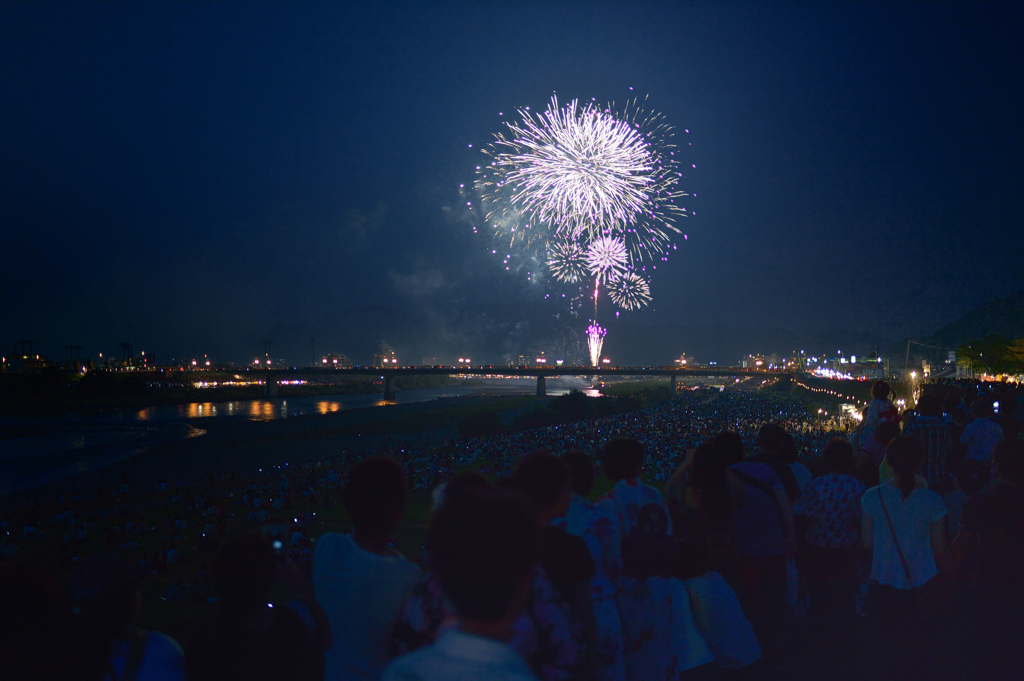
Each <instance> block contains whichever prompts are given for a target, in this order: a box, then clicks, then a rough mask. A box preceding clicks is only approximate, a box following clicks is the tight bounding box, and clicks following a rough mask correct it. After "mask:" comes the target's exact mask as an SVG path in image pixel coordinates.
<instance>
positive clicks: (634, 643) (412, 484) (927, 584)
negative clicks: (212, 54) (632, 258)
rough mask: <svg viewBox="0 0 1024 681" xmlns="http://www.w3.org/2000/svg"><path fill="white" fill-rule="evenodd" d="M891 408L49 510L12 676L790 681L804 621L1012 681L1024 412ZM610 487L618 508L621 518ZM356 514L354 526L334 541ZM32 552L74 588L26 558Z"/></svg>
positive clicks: (540, 436)
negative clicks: (410, 515)
mask: <svg viewBox="0 0 1024 681" xmlns="http://www.w3.org/2000/svg"><path fill="white" fill-rule="evenodd" d="M873 396H874V398H875V399H874V400H873V401H872V403H871V404H870V406H869V407H868V408H866V410H865V413H864V414H863V420H862V421H861V425H860V427H858V428H857V429H856V430H855V431H853V432H844V429H843V427H842V426H841V425H840V424H839V423H838V422H837V421H835V420H826V419H823V418H822V417H821V416H820V415H819V414H815V413H813V410H809V409H808V408H807V406H806V404H804V403H803V402H801V401H800V400H798V399H796V398H795V397H793V396H792V395H790V394H788V393H776V392H772V391H768V390H765V391H727V392H721V393H719V392H718V391H709V390H702V391H696V392H693V393H690V394H687V395H686V396H684V397H681V398H676V399H674V400H672V401H671V402H670V403H668V404H666V405H663V406H659V407H654V408H650V409H645V410H641V411H636V412H629V413H624V414H618V415H614V416H609V417H604V418H597V419H587V420H584V421H577V422H570V423H564V424H560V425H556V426H549V427H545V428H537V429H532V430H527V431H520V432H511V433H505V434H500V435H495V436H491V437H488V438H479V439H470V440H460V439H458V438H454V437H449V438H445V439H442V440H440V441H437V442H434V443H431V444H423V443H419V444H416V445H410V444H407V443H402V442H394V441H388V442H386V443H385V444H383V445H381V447H380V449H379V450H378V451H375V452H364V453H356V452H351V453H350V452H340V453H339V454H338V457H337V459H335V460H326V461H322V462H307V463H305V464H302V465H290V464H282V465H280V466H276V467H271V468H267V469H259V470H256V471H252V472H250V473H246V474H226V475H217V476H214V475H211V476H209V477H208V478H206V479H205V480H178V481H175V482H173V483H172V482H166V481H165V482H161V483H159V484H158V485H157V486H156V488H155V489H148V490H137V489H135V488H134V486H133V485H132V484H131V481H130V480H128V479H127V478H122V480H121V481H120V482H119V484H118V485H116V486H114V487H112V488H108V489H97V490H96V492H95V494H89V495H85V494H81V493H69V494H64V495H63V496H62V497H60V498H59V499H57V500H54V501H53V502H50V503H47V502H43V501H39V500H30V502H29V503H28V504H27V505H26V507H25V508H24V509H22V510H21V511H20V512H19V514H18V515H14V514H11V515H9V516H4V517H0V537H2V538H3V545H2V546H0V549H2V555H3V556H4V558H3V559H2V560H3V565H2V575H0V577H2V578H0V599H2V602H3V603H5V609H6V610H7V612H6V613H5V616H4V617H3V618H0V621H2V622H3V631H0V641H2V643H0V645H2V646H3V647H4V656H5V659H6V660H8V663H7V665H6V667H5V670H6V671H13V672H15V673H17V671H18V670H21V669H25V670H26V675H25V678H40V679H46V678H67V679H74V678H82V679H111V681H114V680H117V681H130V680H139V681H142V680H146V679H168V680H170V679H184V678H189V679H286V678H287V679H353V678H384V679H394V680H397V679H480V678H496V679H534V678H536V679H544V680H545V681H546V680H549V679H550V680H556V679H558V680H561V679H602V680H603V679H609V680H611V679H615V680H618V679H623V680H625V679H630V680H633V679H637V680H639V679H652V678H673V679H688V678H699V679H705V678H790V677H788V676H786V675H787V674H789V673H790V671H791V670H792V669H793V668H794V665H797V666H798V665H799V662H800V658H801V655H806V654H807V650H806V649H798V648H797V646H796V641H798V640H800V641H804V642H805V643H806V637H804V638H801V637H799V636H797V631H798V629H799V628H800V627H801V626H803V625H801V624H800V623H801V622H809V623H810V625H811V626H810V630H812V631H814V632H815V636H817V637H818V638H817V639H815V640H817V641H819V643H821V642H824V645H828V642H829V641H832V642H835V641H843V640H852V639H853V638H854V637H855V632H856V631H858V630H859V629H861V630H862V629H864V627H863V626H861V625H860V623H862V622H867V623H868V626H867V629H868V630H869V631H871V632H872V633H873V634H875V635H876V636H875V638H873V639H871V641H872V643H871V645H873V646H875V647H874V648H872V649H871V650H870V651H863V652H864V653H865V654H874V653H877V654H878V659H879V660H884V661H885V665H884V667H883V668H882V669H881V671H880V674H881V675H883V676H884V675H889V676H891V677H892V678H939V676H940V675H939V674H938V672H937V670H936V669H934V665H935V663H936V660H937V659H939V656H938V650H937V649H938V648H939V647H941V645H942V644H943V642H944V641H946V640H948V638H949V637H950V636H954V637H956V638H957V639H958V641H959V642H960V643H961V644H962V649H963V650H964V651H967V652H965V653H964V654H965V656H966V657H965V659H969V661H970V662H969V664H970V665H971V667H972V669H975V670H976V671H977V672H978V678H1014V676H1015V673H1014V670H1017V672H1018V673H1019V671H1020V669H1022V667H1020V666H1019V665H1020V664H1021V659H1020V654H1019V648H1018V642H1019V640H1020V636H1021V634H1024V631H1022V628H1024V492H1022V482H1024V442H1022V440H1021V439H1020V437H1019V436H1020V431H1021V429H1020V422H1019V421H1017V420H1016V412H1015V408H1016V401H1015V399H1014V397H1013V396H1012V395H1010V394H1009V393H1000V394H987V393H979V392H978V391H977V390H976V389H966V390H965V389H962V388H956V389H953V390H950V391H948V392H947V393H946V394H942V395H939V394H925V395H923V396H921V398H920V399H919V400H918V404H917V407H916V409H915V410H911V411H907V412H905V413H900V412H899V411H898V410H897V409H896V407H895V406H894V404H893V403H892V401H891V400H890V399H889V398H890V390H889V386H888V385H886V384H884V383H881V382H880V383H879V384H876V386H875V388H874V390H873ZM996 403H998V406H997V404H996ZM1011 404H1012V405H1013V406H1009V405H1011ZM997 410H998V412H997ZM599 473H603V477H604V480H605V483H604V484H610V485H611V487H610V489H608V490H607V491H606V492H605V493H604V494H601V495H595V494H594V487H595V481H596V480H597V479H598V478H599V475H598V474H599ZM645 480H646V482H645ZM651 483H657V486H652V484H651ZM418 489H423V490H426V491H430V492H432V495H433V501H434V504H433V512H432V514H431V515H432V517H431V518H430V522H429V533H428V539H427V541H426V545H425V547H424V550H423V558H422V560H421V561H419V562H418V563H416V562H413V561H410V560H409V559H407V558H406V557H404V556H402V555H401V554H399V553H398V552H397V550H396V549H395V545H394V538H395V536H396V534H401V533H402V532H403V529H404V527H405V525H406V523H407V521H406V518H405V514H406V510H407V501H408V498H409V493H410V491H413V490H418ZM339 503H340V504H341V506H343V507H344V509H345V512H346V515H347V518H348V519H349V520H350V521H351V528H352V529H351V532H350V533H339V532H333V531H328V532H324V531H323V530H324V529H325V528H324V527H323V526H322V518H323V515H324V510H325V509H330V508H332V507H335V506H337V505H338V504H339ZM318 513H319V514H320V515H319V516H318ZM35 548H38V549H39V550H40V551H43V552H45V551H49V553H48V554H47V558H48V559H50V560H51V562H52V565H53V567H54V573H55V574H56V572H57V571H62V574H66V579H64V580H63V583H62V584H59V585H58V584H56V583H55V582H54V581H52V580H48V579H47V578H45V577H44V576H41V573H40V572H39V571H38V570H30V569H28V568H27V567H26V565H25V564H23V563H21V562H20V558H21V557H22V556H23V555H24V554H28V553H31V552H32V551H33V549H35ZM154 575H156V576H166V575H174V580H173V582H171V583H170V586H169V588H168V590H167V591H166V592H165V594H164V595H162V596H160V600H161V601H162V602H164V603H167V604H193V605H202V606H203V608H202V609H201V615H197V616H196V617H195V618H194V621H192V622H190V625H189V627H188V629H187V636H185V635H183V636H182V637H181V643H182V644H184V645H183V646H181V645H179V643H178V642H176V641H175V640H174V639H172V638H170V637H168V636H166V635H164V634H161V633H158V632H152V631H143V630H141V629H139V628H138V626H137V623H138V621H139V617H140V613H141V612H142V609H143V608H144V607H146V605H145V603H144V601H143V599H142V598H141V596H140V593H141V592H140V583H141V582H142V580H145V579H146V578H149V577H152V576H154ZM950 621H954V623H955V625H956V626H954V627H953V628H952V629H942V628H940V627H938V626H937V624H936V623H938V622H944V623H948V622H950ZM11 678H19V677H18V676H17V675H15V676H12V677H11Z"/></svg>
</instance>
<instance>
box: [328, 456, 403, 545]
mask: <svg viewBox="0 0 1024 681" xmlns="http://www.w3.org/2000/svg"><path fill="white" fill-rule="evenodd" d="M408 495H409V489H408V487H407V486H406V483H405V469H404V468H402V464H400V463H398V462H397V461H395V460H394V459H391V458H388V457H385V456H376V457H373V458H371V459H365V460H363V461H360V462H359V463H357V464H356V465H355V466H353V467H352V470H351V471H350V472H349V474H348V483H347V484H346V485H345V492H344V498H343V502H344V504H345V510H346V511H347V512H348V516H349V518H351V519H352V527H354V528H355V531H356V532H358V533H359V534H362V535H366V536H368V537H379V536H381V535H384V534H387V532H388V531H390V530H391V529H392V523H394V521H395V516H396V515H397V514H399V513H401V512H403V511H405V501H406V498H407V497H408Z"/></svg>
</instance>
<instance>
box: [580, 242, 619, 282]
mask: <svg viewBox="0 0 1024 681" xmlns="http://www.w3.org/2000/svg"><path fill="white" fill-rule="evenodd" d="M628 264H629V253H628V252H627V251H626V244H624V243H622V241H621V240H619V239H615V238H612V237H609V236H603V237H601V238H599V239H596V240H594V241H592V242H591V243H590V246H588V247H587V269H589V270H590V274H591V275H593V276H594V278H595V279H596V281H597V282H598V283H602V284H607V283H609V282H613V281H615V280H617V279H618V278H619V277H621V276H622V275H623V274H624V273H625V271H626V267H627V265H628Z"/></svg>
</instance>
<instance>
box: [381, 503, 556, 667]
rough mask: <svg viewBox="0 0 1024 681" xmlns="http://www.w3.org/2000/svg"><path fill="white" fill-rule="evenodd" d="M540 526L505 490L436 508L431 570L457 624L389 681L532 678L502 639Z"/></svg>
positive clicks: (401, 663) (525, 583) (526, 585)
mask: <svg viewBox="0 0 1024 681" xmlns="http://www.w3.org/2000/svg"><path fill="white" fill-rule="evenodd" d="M537 545H538V542H537V524H536V520H535V518H534V514H533V512H532V511H531V509H530V508H529V507H528V506H527V504H526V502H525V501H524V500H522V498H521V497H520V496H518V495H515V494H512V493H509V492H499V491H487V492H470V493H467V494H465V495H461V496H460V497H459V498H458V499H452V500H450V501H449V502H447V503H444V504H442V505H441V507H440V508H439V509H438V511H437V514H436V515H435V516H434V522H433V525H432V528H431V533H430V548H431V555H432V556H433V567H434V570H435V571H436V573H437V577H438V579H439V580H440V582H441V587H442V588H443V589H444V593H445V595H446V596H447V598H448V600H449V601H450V602H451V603H452V605H453V606H454V607H455V609H456V611H457V612H458V614H459V624H458V626H457V627H453V628H450V629H447V630H445V631H444V632H442V633H441V635H440V636H439V637H438V638H437V640H436V641H435V642H434V643H433V644H432V645H429V646H427V647H425V648H420V649H419V650H417V651H415V652H412V653H409V654H408V655H403V656H402V657H400V658H398V659H396V660H395V661H394V662H392V663H391V664H390V665H389V666H388V668H387V669H386V670H385V672H384V677H383V678H384V679H385V680H386V681H399V680H401V681H407V680H413V679H415V680H418V681H435V680H436V681H442V680H444V681H470V680H473V681H476V680H477V679H503V680H506V681H527V680H532V679H536V677H535V676H534V675H533V674H532V673H531V671H530V668H529V667H528V666H527V664H526V662H525V661H524V660H523V659H522V657H520V656H519V654H518V653H516V652H515V651H514V650H513V649H512V648H511V647H510V646H509V645H508V644H507V643H506V641H507V640H508V639H509V638H510V636H511V634H512V625H513V623H514V622H515V621H516V620H517V619H518V618H519V616H520V613H521V612H522V610H523V607H524V605H525V603H526V600H527V597H528V595H529V593H530V590H531V584H532V574H533V568H534V566H535V565H536V561H537V549H538V546H537Z"/></svg>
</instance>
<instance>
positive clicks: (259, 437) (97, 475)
mask: <svg viewBox="0 0 1024 681" xmlns="http://www.w3.org/2000/svg"><path fill="white" fill-rule="evenodd" d="M546 402H547V399H546V398H537V397H533V396H510V397H493V396H467V397H451V398H441V399H437V400H432V401H429V402H415V403H409V404H382V405H374V406H368V407H364V408H359V409H348V410H344V411H337V412H330V413H326V414H311V415H304V416H294V417H291V418H287V419H277V420H271V421H248V420H246V421H215V420H211V421H209V422H205V421H203V422H201V425H202V429H203V431H205V434H203V435H202V436H201V437H188V438H184V439H178V440H175V441H172V442H163V443H159V444H156V445H155V446H152V447H150V448H149V449H147V450H146V451H144V452H141V453H138V454H137V455H134V456H131V457H129V458H125V459H124V460H121V461H117V462H115V463H113V464H111V465H109V466H107V467H105V468H103V469H101V470H93V471H88V472H85V473H83V474H81V475H76V476H74V477H68V478H65V479H62V480H57V481H54V482H50V483H48V484H45V485H42V486H39V487H36V488H34V489H30V490H25V491H19V492H15V493H13V494H10V495H7V496H5V497H2V498H0V507H3V506H11V507H14V506H17V505H19V504H22V503H24V501H25V500H26V499H27V498H28V497H38V498H42V499H52V498H56V497H59V496H60V495H61V494H63V493H72V492H74V491H76V490H92V489H95V488H96V487H97V486H104V487H106V486H110V485H113V484H114V483H116V482H117V481H118V480H119V479H120V478H121V476H122V474H124V475H127V476H128V477H129V478H130V479H131V480H132V483H133V484H136V485H141V486H151V485H154V484H156V483H157V482H158V481H159V480H177V479H180V478H184V479H189V478H204V477H206V476H207V475H210V474H214V475H217V474H220V473H224V472H234V471H241V470H248V469H251V468H259V467H264V466H274V465H280V464H283V463H292V464H301V463H303V462H307V461H320V460H324V459H330V458H337V457H338V455H339V454H340V452H341V451H342V450H345V449H347V450H348V451H349V452H357V451H358V452H363V451H376V450H377V449H378V448H379V447H380V445H381V444H382V443H383V442H385V440H387V439H388V438H389V437H392V436H396V435H401V436H402V439H403V441H409V442H410V443H413V442H420V441H428V440H432V439H436V438H439V437H444V436H446V435H454V434H455V423H456V421H457V420H458V419H460V418H463V417H465V416H467V415H468V414H472V413H481V412H489V413H498V414H499V415H501V414H507V415H508V420H509V421H511V419H512V418H514V416H515V414H518V413H520V412H521V411H522V410H524V409H527V408H529V407H532V406H538V405H541V404H546ZM195 422H196V420H193V423H195Z"/></svg>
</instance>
